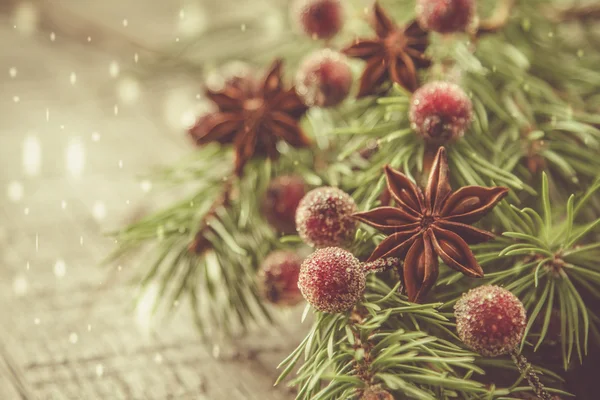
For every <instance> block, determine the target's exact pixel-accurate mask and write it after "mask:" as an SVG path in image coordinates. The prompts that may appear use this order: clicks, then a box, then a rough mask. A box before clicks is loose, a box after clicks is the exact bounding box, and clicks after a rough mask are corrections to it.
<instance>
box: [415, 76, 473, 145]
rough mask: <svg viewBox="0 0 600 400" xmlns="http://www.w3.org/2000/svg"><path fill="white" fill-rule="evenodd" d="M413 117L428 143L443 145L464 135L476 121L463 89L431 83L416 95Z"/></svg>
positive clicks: (445, 83) (440, 83) (419, 132)
mask: <svg viewBox="0 0 600 400" xmlns="http://www.w3.org/2000/svg"><path fill="white" fill-rule="evenodd" d="M409 118H410V122H411V124H412V128H413V129H414V130H415V131H416V132H417V133H418V134H419V135H420V136H421V137H422V138H423V139H424V140H425V141H426V142H427V143H430V144H434V145H442V144H445V143H448V142H451V141H455V140H457V139H459V138H461V137H462V136H463V134H464V133H465V130H466V129H467V128H468V126H469V124H470V123H471V119H472V118H473V106H472V105H471V100H470V99H469V97H468V96H467V94H466V93H465V92H464V91H463V90H462V89H461V88H460V86H458V85H455V84H453V83H449V82H438V81H436V82H429V83H427V84H425V85H423V86H422V87H420V88H419V89H418V90H417V91H416V92H415V93H414V94H413V96H412V98H411V100H410V111H409Z"/></svg>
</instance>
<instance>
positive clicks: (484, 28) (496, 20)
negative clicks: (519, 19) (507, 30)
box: [475, 0, 517, 36]
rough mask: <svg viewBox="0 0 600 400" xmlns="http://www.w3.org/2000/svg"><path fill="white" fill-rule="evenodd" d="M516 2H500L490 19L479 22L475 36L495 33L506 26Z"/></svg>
mask: <svg viewBox="0 0 600 400" xmlns="http://www.w3.org/2000/svg"><path fill="white" fill-rule="evenodd" d="M516 3H517V0H500V1H498V5H497V6H496V9H495V10H494V14H492V16H491V17H489V18H487V19H484V20H481V22H479V26H478V27H477V32H476V33H475V36H481V35H485V34H487V33H495V32H498V31H499V30H501V29H502V28H504V26H506V24H507V22H508V20H509V18H510V14H511V11H512V9H513V8H514V6H515V4H516Z"/></svg>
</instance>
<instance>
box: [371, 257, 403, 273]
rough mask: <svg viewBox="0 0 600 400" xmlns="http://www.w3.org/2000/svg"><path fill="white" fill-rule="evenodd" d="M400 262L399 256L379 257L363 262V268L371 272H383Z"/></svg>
mask: <svg viewBox="0 0 600 400" xmlns="http://www.w3.org/2000/svg"><path fill="white" fill-rule="evenodd" d="M398 264H400V259H399V258H397V257H386V258H379V259H377V260H375V261H371V262H368V263H363V269H364V271H365V273H367V274H368V273H371V272H383V271H385V270H388V269H390V268H392V267H394V266H396V265H398Z"/></svg>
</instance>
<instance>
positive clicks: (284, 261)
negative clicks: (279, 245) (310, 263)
mask: <svg viewBox="0 0 600 400" xmlns="http://www.w3.org/2000/svg"><path fill="white" fill-rule="evenodd" d="M301 265H302V257H300V256H299V255H298V254H297V253H296V252H294V251H289V250H276V251H274V252H272V253H270V254H269V255H268V256H267V257H266V258H265V260H264V261H263V263H262V266H261V269H260V271H259V282H260V287H261V290H262V293H263V295H264V297H265V298H266V299H267V300H268V301H270V302H271V303H273V304H277V305H284V306H294V305H296V304H298V303H300V302H301V301H302V293H300V289H299V288H298V276H299V275H300V266H301Z"/></svg>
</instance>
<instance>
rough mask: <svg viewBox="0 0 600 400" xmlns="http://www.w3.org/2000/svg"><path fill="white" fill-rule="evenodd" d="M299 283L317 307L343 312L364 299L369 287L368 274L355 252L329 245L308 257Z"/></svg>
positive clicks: (303, 291) (327, 310) (331, 311)
mask: <svg viewBox="0 0 600 400" xmlns="http://www.w3.org/2000/svg"><path fill="white" fill-rule="evenodd" d="M298 286H299V287H300V291H301V292H302V295H303V296H304V298H305V299H306V301H308V302H309V303H310V304H311V305H312V306H313V307H314V308H316V309H317V310H319V311H323V312H328V313H339V312H344V311H348V310H349V309H351V308H352V307H353V306H354V304H356V302H357V301H358V300H359V299H360V297H361V296H362V294H363V292H364V291H365V274H364V271H363V269H362V266H361V263H360V261H359V260H358V259H357V258H356V257H354V255H352V253H350V252H348V251H346V250H344V249H340V248H339V247H326V248H324V249H319V250H317V251H315V252H314V253H313V254H311V255H310V256H309V257H308V258H307V259H306V260H304V262H303V263H302V267H301V269H300V277H299V279H298Z"/></svg>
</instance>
